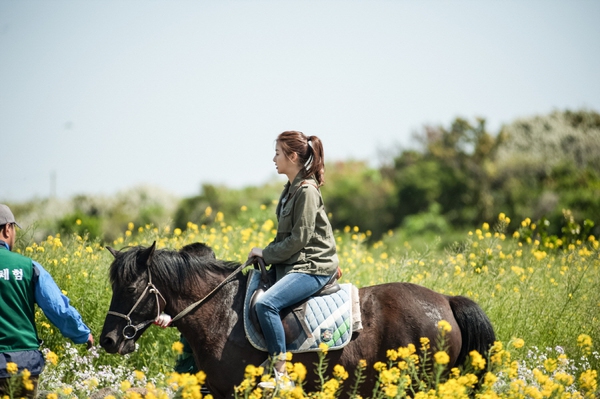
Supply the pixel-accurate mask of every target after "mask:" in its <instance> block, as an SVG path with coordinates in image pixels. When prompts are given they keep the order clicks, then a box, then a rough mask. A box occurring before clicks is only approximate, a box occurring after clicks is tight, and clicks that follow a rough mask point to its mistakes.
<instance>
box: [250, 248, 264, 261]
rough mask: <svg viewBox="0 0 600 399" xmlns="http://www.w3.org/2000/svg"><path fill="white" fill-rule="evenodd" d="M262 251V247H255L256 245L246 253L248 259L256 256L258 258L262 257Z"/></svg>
mask: <svg viewBox="0 0 600 399" xmlns="http://www.w3.org/2000/svg"><path fill="white" fill-rule="evenodd" d="M262 251H263V250H262V248H257V247H254V248H252V250H251V251H250V254H249V255H248V259H250V258H254V257H257V256H258V257H259V258H262V257H263V256H262V255H263V254H262Z"/></svg>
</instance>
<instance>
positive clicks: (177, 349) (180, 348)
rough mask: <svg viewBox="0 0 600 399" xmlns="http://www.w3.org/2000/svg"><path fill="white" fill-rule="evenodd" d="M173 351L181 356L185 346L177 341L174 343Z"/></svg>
mask: <svg viewBox="0 0 600 399" xmlns="http://www.w3.org/2000/svg"><path fill="white" fill-rule="evenodd" d="M171 349H172V350H173V351H174V352H175V353H177V354H179V355H181V354H182V353H183V344H182V343H181V341H175V342H173V345H171Z"/></svg>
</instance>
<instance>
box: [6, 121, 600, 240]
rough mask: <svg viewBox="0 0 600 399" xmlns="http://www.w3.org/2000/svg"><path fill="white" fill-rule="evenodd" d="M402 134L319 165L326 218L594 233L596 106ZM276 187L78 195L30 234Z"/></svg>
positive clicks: (181, 215)
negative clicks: (395, 143)
mask: <svg viewBox="0 0 600 399" xmlns="http://www.w3.org/2000/svg"><path fill="white" fill-rule="evenodd" d="M413 138H414V140H413V141H412V143H413V146H412V147H411V148H399V149H397V151H396V152H395V153H392V154H391V155H389V156H388V158H387V160H385V161H384V162H382V164H381V165H380V166H378V167H371V166H369V163H368V162H367V161H343V162H333V163H329V164H327V165H326V169H327V173H326V177H327V183H326V185H325V186H323V188H322V192H323V197H324V199H325V204H326V207H327V212H328V213H329V214H330V217H331V221H332V224H333V227H334V228H336V229H340V230H342V229H344V228H345V227H346V226H352V227H353V226H358V227H359V228H360V230H362V231H369V232H370V237H371V239H373V240H376V239H379V238H380V237H381V236H382V235H384V234H386V233H387V232H389V231H398V232H401V233H402V234H404V236H406V237H415V236H419V235H422V234H436V235H439V236H445V235H449V234H450V233H451V232H452V231H457V230H464V229H470V228H474V227H476V226H480V225H481V224H482V223H484V222H487V223H491V222H493V221H495V220H496V219H497V216H498V214H500V213H504V214H506V215H507V216H509V217H510V218H511V219H512V220H513V221H514V223H513V225H511V226H509V229H510V228H512V229H514V230H516V229H518V227H519V223H520V221H522V220H524V219H526V218H530V219H531V220H532V221H533V222H534V223H536V224H537V234H540V235H548V236H556V237H561V236H569V237H571V238H573V239H585V238H587V235H589V234H594V235H595V236H599V235H600V224H599V223H598V222H599V221H600V114H599V113H597V112H595V111H592V110H585V109H584V110H576V111H570V110H565V111H554V112H551V113H549V114H546V115H537V116H532V117H526V118H520V119H517V120H515V121H513V122H511V123H509V124H506V125H504V126H502V128H501V129H500V131H499V132H496V133H492V132H490V131H489V130H488V128H487V126H486V121H485V119H482V118H478V119H475V120H466V119H463V118H456V119H455V120H453V121H452V122H451V123H450V124H449V125H448V126H424V127H423V128H422V129H421V130H420V131H418V132H416V133H415V134H414V137H413ZM281 188H282V184H281V182H280V181H277V182H270V183H267V184H264V185H262V186H257V187H246V188H243V189H230V188H228V187H225V186H218V185H212V184H204V185H202V188H201V190H200V193H199V194H198V195H196V196H192V197H188V198H183V199H172V200H170V201H167V200H164V198H163V199H158V197H159V196H158V195H154V194H153V193H149V192H145V191H144V190H141V191H140V190H136V191H134V192H133V195H132V193H128V194H127V195H121V196H120V197H118V198H114V199H111V200H110V201H106V200H105V201H101V200H99V199H97V198H94V197H88V196H77V197H75V198H73V199H72V200H71V204H70V206H68V207H63V208H65V209H69V211H68V212H66V213H65V214H63V215H62V216H61V217H59V218H58V219H57V220H54V221H45V222H41V223H42V224H41V225H40V226H41V227H42V228H43V229H42V230H43V231H42V233H41V234H42V237H44V235H45V234H47V233H52V232H56V231H63V232H65V233H70V232H76V233H78V234H88V235H90V236H91V237H101V238H102V239H104V240H105V241H110V240H111V239H112V238H113V237H112V236H113V235H114V234H115V231H118V230H121V231H122V230H124V229H126V228H127V225H128V223H129V222H133V223H134V224H135V225H145V224H154V225H158V224H164V223H172V225H173V227H174V228H176V227H178V228H181V229H185V228H186V226H187V223H188V222H190V221H191V222H194V223H196V224H212V223H214V222H215V217H216V215H217V213H218V212H222V213H223V214H225V215H227V217H230V218H236V217H243V216H244V215H243V214H242V213H243V212H244V211H243V209H244V208H246V209H259V208H261V207H262V208H263V209H264V208H265V207H269V206H272V204H273V201H274V200H277V198H278V195H279V193H280V191H281ZM49 201H50V200H45V202H46V205H47V204H48V203H49ZM43 202H44V201H42V206H43ZM11 205H12V206H14V207H16V209H15V211H16V212H18V213H19V214H20V215H25V214H28V213H29V214H35V215H38V216H39V215H40V214H42V213H43V212H41V211H40V209H39V208H40V204H34V203H26V204H11ZM48 206H50V205H48ZM208 207H210V209H211V210H212V211H213V212H206V209H207V208H208ZM246 217H248V216H247V215H246ZM36 220H39V217H38V218H37V219H36Z"/></svg>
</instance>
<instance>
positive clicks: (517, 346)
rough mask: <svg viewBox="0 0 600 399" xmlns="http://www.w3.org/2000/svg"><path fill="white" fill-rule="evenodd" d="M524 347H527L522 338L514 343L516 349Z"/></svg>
mask: <svg viewBox="0 0 600 399" xmlns="http://www.w3.org/2000/svg"><path fill="white" fill-rule="evenodd" d="M523 345H525V341H523V340H522V339H521V338H517V339H515V340H514V341H513V343H512V346H513V347H514V348H515V349H520V348H522V347H523Z"/></svg>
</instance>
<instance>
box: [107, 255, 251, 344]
mask: <svg viewBox="0 0 600 399" xmlns="http://www.w3.org/2000/svg"><path fill="white" fill-rule="evenodd" d="M253 262H255V261H254V260H250V259H249V260H247V261H246V263H244V264H242V265H240V266H239V267H238V268H237V269H235V270H234V271H233V272H232V273H231V274H230V275H229V276H227V278H226V279H225V280H223V281H221V282H220V283H219V285H217V286H216V287H215V288H213V290H212V291H211V292H209V293H208V294H207V295H206V296H205V297H204V298H202V299H200V300H199V301H197V302H194V303H192V304H191V305H189V306H188V307H187V308H185V309H183V310H182V311H181V312H179V313H178V314H177V316H175V317H173V319H172V320H171V324H172V323H174V322H175V321H177V320H179V319H181V318H182V317H183V316H185V315H187V314H188V313H189V312H191V311H192V310H193V309H194V308H195V307H197V306H199V305H201V304H202V303H203V302H204V301H206V300H207V299H208V298H210V297H211V296H212V295H213V294H214V293H215V292H216V291H217V290H218V289H219V288H221V287H222V286H224V285H225V284H227V283H228V282H230V281H231V280H233V277H234V276H235V275H236V274H237V273H239V272H240V271H242V269H243V268H245V267H246V266H248V265H250V264H252V263H253ZM150 266H151V265H150ZM150 266H148V285H146V288H145V289H144V292H142V295H141V296H140V297H139V299H138V300H137V301H136V303H135V304H134V305H133V307H132V308H131V310H130V311H129V313H127V314H123V313H119V312H114V311H112V310H109V311H108V314H111V315H113V316H118V317H122V318H124V319H125V320H127V325H126V326H125V327H123V332H122V334H123V338H125V339H126V340H129V339H133V338H134V337H135V335H136V334H137V332H138V331H139V330H141V329H143V328H145V327H146V326H147V325H148V324H150V323H154V322H155V321H156V320H158V318H159V317H160V301H159V299H158V298H159V297H160V298H161V299H162V300H163V302H164V303H165V307H166V306H167V300H166V299H165V297H164V296H163V295H162V294H161V293H160V291H159V290H158V288H156V286H155V285H154V283H152V273H151V272H150ZM148 293H150V294H154V297H155V298H156V317H155V318H154V319H152V320H146V321H143V322H141V323H138V324H136V325H133V323H132V322H131V317H130V316H131V313H133V311H134V310H135V308H136V307H137V306H138V305H139V304H140V302H141V301H142V299H144V297H145V296H146V294H148Z"/></svg>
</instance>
